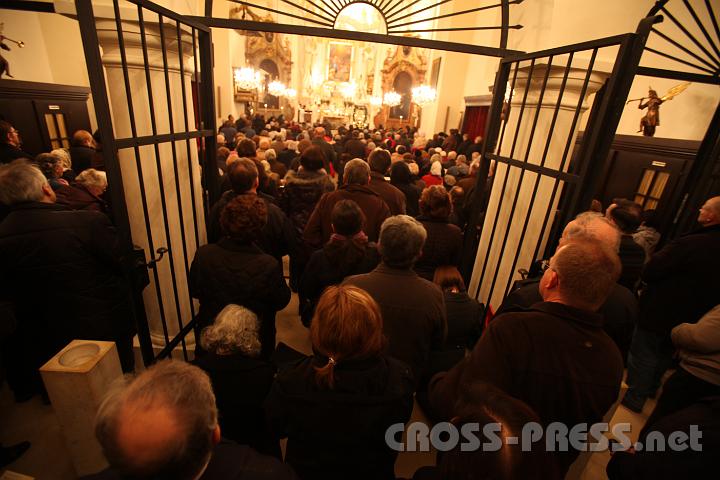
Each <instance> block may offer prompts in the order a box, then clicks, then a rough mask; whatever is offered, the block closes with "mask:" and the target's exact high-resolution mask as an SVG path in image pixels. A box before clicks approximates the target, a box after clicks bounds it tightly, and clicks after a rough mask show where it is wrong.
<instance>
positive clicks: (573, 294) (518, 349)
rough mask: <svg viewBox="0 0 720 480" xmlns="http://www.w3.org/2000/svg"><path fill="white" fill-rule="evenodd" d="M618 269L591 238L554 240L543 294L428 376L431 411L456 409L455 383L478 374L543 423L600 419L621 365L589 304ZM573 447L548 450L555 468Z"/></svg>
mask: <svg viewBox="0 0 720 480" xmlns="http://www.w3.org/2000/svg"><path fill="white" fill-rule="evenodd" d="M619 274H620V261H619V259H618V257H617V254H616V253H615V252H614V251H612V250H610V249H608V248H607V247H605V246H604V245H603V244H601V243H599V242H597V241H592V240H576V241H571V242H569V243H568V244H566V245H563V246H561V247H560V248H559V249H558V250H557V252H556V253H555V255H554V256H553V257H552V258H551V259H550V264H549V267H548V269H547V270H546V271H545V273H544V274H543V278H542V280H540V294H541V295H542V299H543V301H542V302H540V303H536V304H534V305H533V306H532V307H530V308H529V309H522V310H518V311H513V312H510V311H508V312H506V313H504V314H503V315H500V316H498V317H496V318H495V320H493V321H492V322H491V323H490V325H489V327H488V328H487V329H486V330H485V333H484V334H483V336H482V338H481V339H480V341H479V342H478V343H477V344H476V346H475V348H474V349H473V351H472V354H471V355H470V357H469V358H466V360H464V361H463V362H461V363H459V364H458V365H457V366H455V367H454V368H453V369H452V370H450V371H449V372H444V373H439V374H437V375H436V376H435V377H433V379H432V380H431V382H430V387H429V391H430V403H431V406H432V407H433V409H434V413H436V414H437V417H438V418H442V419H448V420H449V419H450V418H452V417H453V416H454V415H455V414H456V412H455V411H454V406H453V401H454V399H455V398H456V396H457V392H458V389H459V387H460V385H463V384H466V383H468V382H474V381H485V382H489V383H491V384H493V385H495V386H497V387H499V388H501V389H502V390H504V391H505V392H506V393H508V394H509V395H511V396H513V397H515V398H517V399H519V400H522V401H524V402H526V403H527V404H528V405H529V406H530V407H531V408H532V409H533V410H534V411H535V412H536V413H537V414H538V416H539V417H540V420H541V423H542V425H543V426H544V427H547V426H548V425H550V424H551V423H553V422H560V423H562V424H564V425H565V426H567V428H568V429H571V428H572V427H574V426H575V425H578V424H581V423H587V424H592V423H596V422H600V421H601V420H602V418H603V416H604V415H605V413H606V412H607V411H608V409H609V408H610V406H611V405H612V404H613V403H614V402H615V401H616V399H617V396H618V393H619V391H620V382H621V380H622V375H623V364H622V358H621V357H620V352H619V351H618V349H617V347H616V346H615V344H614V343H613V341H612V340H611V339H610V337H608V336H607V334H606V333H605V332H604V331H603V329H602V322H603V320H602V316H600V315H599V314H597V313H595V311H596V310H597V309H598V307H600V305H602V304H603V302H605V300H606V298H607V296H608V294H609V293H610V290H611V289H612V287H613V285H614V284H615V282H616V280H617V278H618V275H619ZM578 453H579V452H578V451H577V450H574V449H571V450H570V451H567V452H558V453H557V454H556V461H557V464H558V470H559V471H560V472H561V473H562V474H563V475H564V474H565V472H567V470H568V468H569V467H570V465H571V464H572V463H573V461H574V460H575V458H577V455H578Z"/></svg>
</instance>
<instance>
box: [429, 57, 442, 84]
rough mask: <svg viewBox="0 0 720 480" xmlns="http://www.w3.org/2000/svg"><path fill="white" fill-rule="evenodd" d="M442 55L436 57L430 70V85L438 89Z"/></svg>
mask: <svg viewBox="0 0 720 480" xmlns="http://www.w3.org/2000/svg"><path fill="white" fill-rule="evenodd" d="M441 60H442V57H439V58H436V59H435V60H433V62H432V69H431V70H430V86H431V87H432V88H434V89H436V90H437V84H438V80H439V79H440V61H441Z"/></svg>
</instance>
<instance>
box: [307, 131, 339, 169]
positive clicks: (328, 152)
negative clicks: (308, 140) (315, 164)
mask: <svg viewBox="0 0 720 480" xmlns="http://www.w3.org/2000/svg"><path fill="white" fill-rule="evenodd" d="M312 144H313V145H314V146H316V147H320V149H321V150H322V151H323V153H324V154H325V170H326V171H327V172H328V173H330V164H332V166H333V168H335V170H337V154H336V153H335V149H334V148H333V147H332V145H330V144H329V143H328V142H326V141H325V140H324V139H322V138H313V140H312Z"/></svg>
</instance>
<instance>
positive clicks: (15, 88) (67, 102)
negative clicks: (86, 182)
mask: <svg viewBox="0 0 720 480" xmlns="http://www.w3.org/2000/svg"><path fill="white" fill-rule="evenodd" d="M89 95H90V89H89V88H88V87H74V86H70V85H55V84H49V83H38V82H23V81H16V80H0V119H2V120H6V121H8V122H10V123H11V124H12V125H13V126H14V127H15V128H16V129H17V130H19V131H20V136H21V138H22V141H23V146H22V148H23V150H25V151H26V152H28V153H31V154H33V155H37V154H38V153H42V152H49V151H50V150H53V149H55V148H61V147H69V146H70V139H71V138H72V134H73V132H75V131H76V130H88V131H91V127H90V116H89V114H88V97H89Z"/></svg>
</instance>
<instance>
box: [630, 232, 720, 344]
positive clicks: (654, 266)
mask: <svg viewBox="0 0 720 480" xmlns="http://www.w3.org/2000/svg"><path fill="white" fill-rule="evenodd" d="M718 272H720V225H713V226H711V227H705V228H701V229H699V230H697V231H695V232H693V233H691V234H688V235H684V236H682V237H680V238H678V239H676V240H674V241H672V242H670V243H669V244H667V245H666V246H665V247H664V248H663V249H661V250H659V251H658V252H656V253H655V254H654V255H653V256H652V257H651V258H650V261H649V262H648V263H647V265H646V266H645V270H644V271H643V275H642V280H643V281H644V282H645V283H646V286H645V287H644V288H643V293H642V295H641V297H640V318H639V320H638V325H639V326H640V327H641V328H643V329H644V330H649V331H651V332H656V333H662V334H667V335H669V334H670V330H672V329H673V328H674V327H675V326H677V325H679V324H681V323H695V322H697V321H698V320H700V317H702V316H703V315H704V314H705V313H706V312H708V311H710V310H711V309H712V308H713V307H714V306H715V305H718V304H720V275H718Z"/></svg>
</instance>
